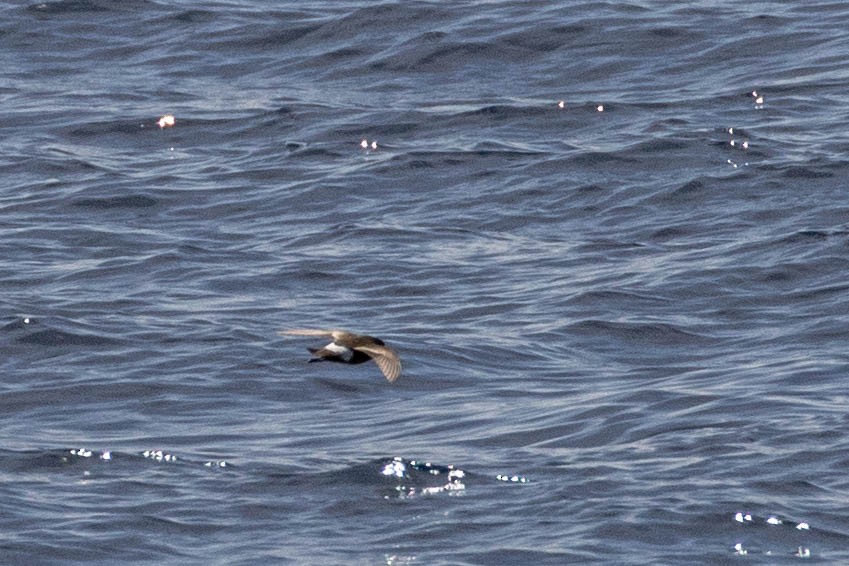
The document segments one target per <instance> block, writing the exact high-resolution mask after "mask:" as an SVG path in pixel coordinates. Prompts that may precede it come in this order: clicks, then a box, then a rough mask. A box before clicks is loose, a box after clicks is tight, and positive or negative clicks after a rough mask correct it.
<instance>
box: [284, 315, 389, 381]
mask: <svg viewBox="0 0 849 566" xmlns="http://www.w3.org/2000/svg"><path fill="white" fill-rule="evenodd" d="M280 334H282V335H285V336H329V337H331V338H332V342H330V343H329V344H327V345H326V346H324V347H322V348H308V350H309V351H310V353H311V354H312V355H313V356H314V357H313V358H312V359H311V360H310V361H311V362H322V361H328V362H339V363H344V364H361V363H364V362H367V361H369V360H373V361H374V363H376V364H377V366H378V367H379V368H380V371H382V372H383V375H384V376H385V377H386V379H387V380H389V381H390V382H393V381H395V380H396V379H398V377H399V376H400V375H401V360H400V359H399V358H398V354H396V353H395V350H393V349H392V348H390V347H389V346H387V345H386V344H385V343H384V342H383V340H381V339H380V338H375V337H373V336H364V335H360V334H354V333H353V332H348V331H347V330H319V329H311V328H301V329H296V330H283V331H281V332H280Z"/></svg>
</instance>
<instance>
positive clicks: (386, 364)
mask: <svg viewBox="0 0 849 566" xmlns="http://www.w3.org/2000/svg"><path fill="white" fill-rule="evenodd" d="M354 349H355V350H359V351H360V352H362V353H364V354H367V355H368V356H369V357H370V358H371V359H372V360H374V363H376V364H377V367H379V368H380V371H382V372H383V375H384V377H386V379H387V380H388V381H389V382H390V383H392V382H393V381H395V380H396V379H398V377H399V376H400V375H401V360H400V359H399V358H398V354H396V353H395V350H393V349H392V348H390V347H388V346H371V345H369V346H357V347H356V348H354Z"/></svg>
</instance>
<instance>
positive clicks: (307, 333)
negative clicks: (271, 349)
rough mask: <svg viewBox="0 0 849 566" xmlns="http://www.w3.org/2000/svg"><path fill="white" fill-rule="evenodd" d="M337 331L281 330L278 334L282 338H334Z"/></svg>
mask: <svg viewBox="0 0 849 566" xmlns="http://www.w3.org/2000/svg"><path fill="white" fill-rule="evenodd" d="M334 332H336V331H335V330H321V329H318V328H293V329H291V330H281V331H279V332H278V333H277V334H280V335H281V336H333V333H334Z"/></svg>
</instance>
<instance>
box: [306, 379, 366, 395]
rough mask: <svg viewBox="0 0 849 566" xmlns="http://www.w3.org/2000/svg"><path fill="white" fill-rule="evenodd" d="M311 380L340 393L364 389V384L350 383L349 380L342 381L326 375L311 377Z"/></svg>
mask: <svg viewBox="0 0 849 566" xmlns="http://www.w3.org/2000/svg"><path fill="white" fill-rule="evenodd" d="M312 381H314V382H315V383H317V384H319V385H320V386H321V387H323V388H325V389H328V390H330V391H337V392H341V393H359V392H361V391H365V389H366V387H365V385H362V384H359V383H352V382H350V381H343V380H341V379H330V378H327V377H317V378H313V379H312Z"/></svg>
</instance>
